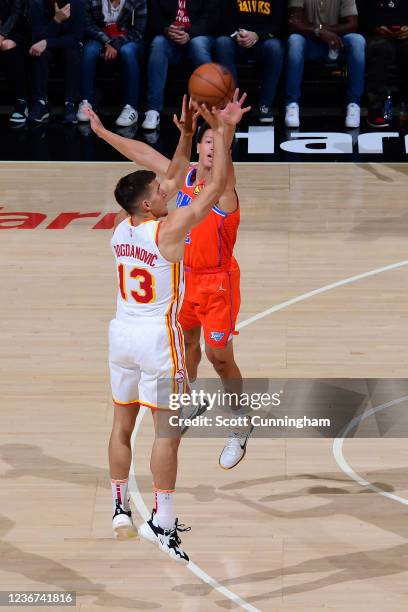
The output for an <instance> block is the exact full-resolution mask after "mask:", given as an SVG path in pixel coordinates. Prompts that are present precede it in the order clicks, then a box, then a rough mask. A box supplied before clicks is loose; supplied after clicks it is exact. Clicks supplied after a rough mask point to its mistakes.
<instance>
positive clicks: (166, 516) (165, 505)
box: [154, 489, 175, 529]
mask: <svg viewBox="0 0 408 612" xmlns="http://www.w3.org/2000/svg"><path fill="white" fill-rule="evenodd" d="M173 493H174V491H162V490H161V489H155V491H154V494H155V498H156V516H155V518H156V521H157V525H159V526H160V527H161V528H162V529H172V528H173V527H174V522H175V520H174V512H173Z"/></svg>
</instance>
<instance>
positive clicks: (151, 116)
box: [142, 110, 160, 130]
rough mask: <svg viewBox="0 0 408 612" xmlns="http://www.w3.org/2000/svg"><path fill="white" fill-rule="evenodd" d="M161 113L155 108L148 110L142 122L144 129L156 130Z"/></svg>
mask: <svg viewBox="0 0 408 612" xmlns="http://www.w3.org/2000/svg"><path fill="white" fill-rule="evenodd" d="M159 123H160V113H158V112H157V111H155V110H148V111H147V113H146V117H145V120H144V121H143V123H142V128H143V129H144V130H155V129H156V128H158V127H159Z"/></svg>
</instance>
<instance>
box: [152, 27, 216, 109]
mask: <svg viewBox="0 0 408 612" xmlns="http://www.w3.org/2000/svg"><path fill="white" fill-rule="evenodd" d="M212 43H213V39H212V37H211V36H196V37H195V38H192V39H191V40H190V42H188V43H187V44H185V45H178V44H177V43H175V42H173V41H172V40H169V39H168V38H166V37H165V36H162V35H160V36H155V37H154V38H153V40H152V43H151V46H150V54H149V60H148V64H147V75H148V86H147V109H148V110H155V111H158V112H160V111H161V110H162V108H163V96H164V87H165V85H166V79H167V71H168V68H169V64H177V63H179V62H180V61H181V60H182V59H188V60H189V61H190V62H191V64H192V66H193V69H196V68H198V66H201V64H207V63H208V62H211V61H212V59H211V45H212Z"/></svg>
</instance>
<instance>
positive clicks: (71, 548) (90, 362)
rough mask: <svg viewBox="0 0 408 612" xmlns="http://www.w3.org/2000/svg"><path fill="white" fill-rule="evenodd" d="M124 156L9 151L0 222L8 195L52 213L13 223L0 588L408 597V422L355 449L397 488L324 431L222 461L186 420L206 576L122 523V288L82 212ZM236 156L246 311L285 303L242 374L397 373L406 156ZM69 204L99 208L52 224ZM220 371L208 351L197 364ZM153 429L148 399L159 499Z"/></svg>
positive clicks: (254, 445)
mask: <svg viewBox="0 0 408 612" xmlns="http://www.w3.org/2000/svg"><path fill="white" fill-rule="evenodd" d="M132 169H134V166H133V165H131V164H99V165H98V164H86V163H82V164H74V163H72V164H71V163H68V164H58V163H53V164H41V163H35V164H26V163H22V164H0V207H1V209H0V224H2V223H3V224H4V219H5V217H4V216H1V214H2V213H6V212H18V211H20V212H22V211H24V212H30V211H31V212H37V213H42V214H45V215H47V218H46V219H45V220H44V221H42V223H41V224H40V225H39V226H38V227H37V228H35V229H24V230H23V229H5V230H3V231H1V232H0V261H1V282H0V292H1V293H0V332H1V343H0V371H1V379H0V399H1V409H0V474H1V477H2V480H1V483H2V484H1V487H0V503H1V505H0V590H25V591H27V590H33V589H34V590H38V589H42V590H51V591H52V590H56V591H60V590H64V589H66V590H75V591H77V594H78V598H77V606H76V609H78V610H79V609H81V610H87V611H88V610H89V611H91V610H103V609H104V610H109V611H116V610H117V611H120V610H125V609H131V608H132V609H138V610H143V611H147V610H163V611H168V610H169V611H173V610H174V611H175V610H182V611H188V612H195V611H199V612H207V611H208V612H212V611H217V610H223V609H227V610H240V609H247V610H252V611H253V610H262V611H268V612H269V611H279V612H280V611H282V612H283V611H285V612H298V611H299V612H300V611H302V612H303V611H307V612H315V611H317V610H322V609H324V610H333V611H336V612H346V611H347V612H349V611H350V610H352V611H353V610H357V609H359V610H364V611H365V610H370V612H372V611H375V612H377V611H384V612H385V611H387V612H390V611H392V612H397V611H398V612H399V611H401V612H402V611H405V610H406V609H407V602H408V541H407V537H408V519H407V504H408V467H407V465H408V447H407V444H406V441H405V440H404V439H401V438H400V439H382V440H376V439H354V440H349V441H346V442H345V444H344V449H343V450H344V455H345V457H346V459H347V462H348V463H349V464H350V465H351V466H352V468H353V470H354V471H355V472H356V473H358V474H360V475H361V476H362V477H363V478H365V479H366V480H367V481H368V482H370V483H376V486H377V488H378V489H379V490H383V491H387V492H392V493H393V494H394V495H395V496H396V497H398V499H399V501H397V500H395V499H391V498H390V497H385V496H384V495H380V494H378V493H375V492H373V491H371V490H370V489H368V488H367V487H363V486H360V485H359V484H358V483H357V482H356V481H355V480H352V479H351V478H350V477H349V476H348V475H347V474H345V473H344V472H343V471H342V470H341V469H340V467H339V465H338V464H337V462H336V460H335V458H334V455H333V450H332V441H331V440H327V439H326V440H322V439H319V440H317V439H316V440H313V439H307V440H306V439H290V440H289V439H288V440H285V439H279V440H266V439H254V440H252V441H251V442H250V444H249V449H248V453H247V457H246V459H245V460H244V461H243V462H242V463H241V464H240V465H239V466H238V467H237V468H236V469H235V470H233V471H231V472H224V471H222V470H220V469H219V468H218V454H219V451H220V448H221V445H222V440H220V439H211V440H210V439H206V440H196V439H187V440H185V441H184V442H183V444H182V448H181V455H180V469H179V480H178V494H177V499H176V508H177V514H178V515H179V516H180V519H181V522H185V523H186V524H188V525H191V526H192V531H191V533H189V534H187V535H186V536H185V538H184V540H183V542H184V543H185V548H186V550H187V551H188V552H189V554H190V556H191V558H192V560H193V561H194V563H195V564H196V565H197V566H198V567H199V568H200V570H201V572H202V574H201V578H200V577H199V576H197V574H194V573H192V572H191V571H189V569H187V568H185V567H183V566H179V565H177V564H176V563H174V562H172V561H170V560H169V559H168V558H167V557H165V556H164V555H163V554H162V553H160V552H159V550H158V549H156V548H154V547H152V546H151V545H149V543H147V542H145V541H137V540H136V541H127V542H119V541H115V540H113V539H112V537H111V523H110V521H111V494H110V482H109V474H108V469H107V457H106V446H107V440H108V436H109V432H110V425H111V418H112V409H111V402H110V393H109V385H108V370H107V363H106V352H107V324H108V321H109V320H110V318H111V317H112V316H113V313H114V309H115V293H116V287H115V279H114V266H113V258H112V255H111V253H110V249H109V240H110V231H108V230H96V229H95V230H94V229H91V228H92V226H94V225H95V224H96V223H97V222H98V220H99V219H101V218H102V216H103V215H104V214H105V213H108V212H109V211H114V210H115V205H114V202H113V197H112V192H113V188H114V185H115V182H116V181H117V179H118V178H119V177H120V176H122V175H123V174H125V173H127V172H129V171H131V170H132ZM237 176H238V190H239V194H240V199H241V208H242V225H241V231H240V237H239V241H238V245H237V257H238V260H239V263H240V266H241V270H242V286H241V287H242V309H241V314H240V319H239V320H240V322H241V323H243V322H246V321H247V320H248V319H249V318H251V317H256V315H259V313H264V311H268V309H272V308H273V307H276V306H277V305H282V306H281V307H279V308H278V309H276V311H275V312H269V314H268V312H267V313H266V314H265V313H264V314H265V316H262V317H259V318H255V320H253V321H252V323H250V324H248V325H246V326H243V327H242V330H241V331H240V335H239V336H238V337H237V338H236V339H235V343H236V353H237V360H238V363H239V365H240V367H241V369H242V372H243V374H244V375H245V376H247V377H250V376H251V377H259V376H269V377H273V376H275V377H280V378H284V377H290V378H293V377H306V378H309V377H320V378H321V377H342V378H344V377H369V378H375V377H379V378H386V377H390V378H405V377H406V373H407V366H408V356H407V345H408V298H407V289H406V288H407V285H408V266H407V265H406V264H407V261H406V260H407V259H408V258H407V253H408V247H407V244H408V243H407V235H408V212H407V196H408V166H406V165H379V164H378V165H368V164H367V165H360V166H358V165H351V164H350V165H343V164H324V165H323V164H322V165H319V164H304V165H303V164H294V165H289V164H279V165H278V164H277V165H273V164H247V165H245V164H242V165H238V166H237ZM63 212H80V213H89V212H95V213H96V212H99V213H100V215H99V216H96V217H94V218H82V219H78V220H76V221H73V222H72V223H71V224H70V225H68V227H66V229H60V230H57V229H55V230H52V229H45V228H46V226H47V225H48V224H49V223H50V222H52V220H53V219H55V218H56V217H57V216H58V215H59V214H60V213H63ZM383 268H385V269H383ZM379 269H381V270H379ZM374 270H377V272H376V273H375V274H372V275H368V276H362V275H364V274H365V273H368V272H372V271H374ZM340 281H344V282H343V283H341V282H340ZM335 283H338V284H337V285H335V286H333V284H335ZM322 288H325V290H324V291H323V290H321V291H316V292H315V293H313V294H310V293H309V292H312V291H314V290H319V289H322ZM304 294H308V295H307V296H306V297H304V298H302V300H300V301H298V302H293V303H292V302H291V300H293V299H294V298H296V297H298V296H304ZM286 302H288V303H286ZM284 303H286V304H284ZM210 373H211V370H210V368H209V367H208V364H207V363H205V362H203V364H202V367H201V370H200V374H201V375H202V376H205V375H209V374H210ZM151 439H152V427H151V419H150V416H149V415H148V414H147V415H145V417H144V419H143V421H142V423H141V426H140V430H139V432H138V435H137V438H136V446H135V462H134V464H135V478H136V483H137V485H136V486H137V490H136V488H134V491H136V493H137V491H140V495H141V498H142V500H143V502H144V503H145V504H146V506H147V507H148V508H150V507H151V504H152V493H151V481H150V476H149V468H148V455H149V451H150V445H151ZM404 500H405V501H406V503H405V502H404ZM135 517H136V521H137V522H138V519H137V510H136V509H135ZM203 576H204V578H203ZM209 577H210V579H209ZM211 579H213V580H214V581H217V584H218V585H220V588H218V590H217V589H216V588H213V586H211V584H209V582H211ZM223 588H224V591H223ZM225 589H226V590H227V593H226V591H225ZM5 609H6V608H5ZM10 609H11V608H10ZM37 609H43V608H37ZM46 609H49V608H44V610H46Z"/></svg>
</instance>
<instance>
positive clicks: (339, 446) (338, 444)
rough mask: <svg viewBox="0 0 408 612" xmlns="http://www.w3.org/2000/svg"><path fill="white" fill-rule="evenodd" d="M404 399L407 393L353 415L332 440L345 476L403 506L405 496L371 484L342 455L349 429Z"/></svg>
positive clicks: (335, 455)
mask: <svg viewBox="0 0 408 612" xmlns="http://www.w3.org/2000/svg"><path fill="white" fill-rule="evenodd" d="M406 400H408V395H404V396H403V397H399V398H398V399H395V400H392V401H390V402H386V403H385V404H381V405H380V406H376V407H375V408H371V409H370V410H367V412H364V413H363V414H360V415H358V416H356V417H354V419H352V420H351V421H350V423H348V425H346V427H345V428H344V429H343V430H342V431H341V432H340V433H339V435H338V437H337V438H335V439H334V442H333V455H334V458H335V460H336V462H337V465H338V466H339V468H340V469H341V470H342V471H343V472H344V473H345V474H346V475H347V476H349V477H350V478H351V479H352V480H355V482H357V483H358V484H359V485H361V486H362V487H367V489H370V491H374V493H378V495H382V496H383V497H388V498H389V499H392V500H393V501H397V502H399V503H400V504H404V506H408V499H406V498H405V497H400V496H399V495H395V494H394V493H389V492H388V491H384V490H383V489H379V488H378V487H376V486H375V485H373V484H371V482H368V480H365V479H364V478H363V477H362V476H360V474H357V473H356V472H355V471H354V470H353V468H352V467H350V465H349V464H348V463H347V461H346V460H345V458H344V455H343V442H344V440H345V438H346V437H347V435H348V434H349V433H350V431H351V430H352V429H354V428H355V427H357V426H358V425H359V424H360V423H362V422H363V421H365V420H366V419H368V417H370V416H372V415H373V414H376V413H377V412H381V410H385V409H386V408H391V406H396V405H397V404H401V403H402V402H405V401H406Z"/></svg>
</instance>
